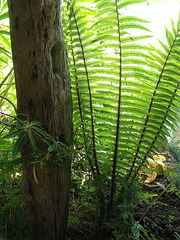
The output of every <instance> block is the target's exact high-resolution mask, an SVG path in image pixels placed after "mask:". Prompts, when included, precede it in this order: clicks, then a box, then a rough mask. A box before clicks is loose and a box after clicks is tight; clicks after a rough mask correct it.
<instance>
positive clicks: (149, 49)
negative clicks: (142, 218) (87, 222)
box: [64, 0, 180, 236]
mask: <svg viewBox="0 0 180 240" xmlns="http://www.w3.org/2000/svg"><path fill="white" fill-rule="evenodd" d="M88 2H89V1H88ZM141 2H145V1H134V0H132V1H118V0H115V1H109V0H103V1H102V0H96V1H94V3H93V4H89V5H88V4H87V1H80V2H79V1H76V0H74V1H72V2H69V3H68V5H67V8H68V11H69V12H68V13H66V14H65V13H64V26H65V32H66V42H67V46H68V52H69V63H70V73H71V79H72V94H73V103H74V132H75V133H76V134H75V139H76V140H77V143H78V144H77V146H78V148H79V146H80V149H83V151H84V153H85V159H87V161H88V163H89V167H88V169H89V171H91V179H92V181H96V179H98V184H99V185H100V186H101V187H99V191H98V194H97V196H102V195H103V197H102V198H100V197H99V205H100V208H101V207H102V205H103V206H104V210H103V209H101V210H100V213H99V214H100V218H101V217H102V219H101V221H103V219H104V218H106V216H107V218H108V219H109V221H110V222H109V224H111V223H112V220H110V219H115V215H113V216H112V215H111V214H112V212H116V211H117V212H119V210H118V206H119V204H118V199H119V198H123V195H122V193H124V191H125V192H127V193H128V192H131V191H132V189H131V188H130V186H131V184H132V185H133V184H135V182H136V181H137V178H138V173H139V170H140V169H141V168H142V167H143V166H145V165H146V164H147V162H148V161H147V159H148V158H152V154H153V153H154V152H156V151H157V148H161V144H163V145H165V146H167V136H168V135H169V129H174V126H175V125H176V122H177V120H178V115H177V112H178V110H179V108H178V106H179V99H178V98H179V94H178V91H179V73H180V65H179V57H180V51H179V42H180V17H179V20H178V24H177V27H176V26H175V25H174V22H173V21H172V30H171V31H170V30H168V29H167V28H166V29H165V31H166V43H164V42H162V41H160V40H159V43H160V45H161V46H160V48H156V47H154V46H151V45H150V44H149V45H147V44H145V43H144V42H145V40H146V39H149V38H150V37H151V31H150V30H149V29H148V28H147V27H145V24H146V26H147V23H148V22H147V21H146V20H143V19H139V18H137V17H135V16H125V15H124V12H125V11H123V8H124V7H128V6H129V5H131V4H136V3H141ZM87 6H89V7H87ZM133 29H136V30H138V31H137V32H138V35H134V34H133V33H134V31H132V30H133ZM141 32H142V34H141ZM141 40H143V41H142V42H143V43H141ZM120 179H123V181H122V180H121V181H120ZM122 183H125V184H122ZM130 196H131V194H130ZM124 199H125V201H126V202H125V206H126V211H127V212H128V213H130V207H131V200H132V201H133V199H131V200H129V201H128V200H127V199H126V198H125V197H124ZM120 212H121V213H120V215H119V216H120V219H119V224H120V226H121V227H120V229H119V232H120V233H121V234H126V236H127V231H126V230H124V229H123V226H122V225H121V221H122V219H123V216H124V215H123V214H124V213H123V212H125V209H124V210H123V211H122V208H121V211H120ZM125 215H126V214H125ZM131 223H132V224H134V223H133V220H132V222H131ZM131 223H130V225H131ZM122 231H125V232H124V233H122ZM129 232H132V230H131V229H130V230H129Z"/></svg>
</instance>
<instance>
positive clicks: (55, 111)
mask: <svg viewBox="0 0 180 240" xmlns="http://www.w3.org/2000/svg"><path fill="white" fill-rule="evenodd" d="M8 5H9V14H10V22H11V24H10V25H11V41H12V53H13V62H14V72H15V81H16V90H17V105H18V106H17V107H18V113H19V116H21V114H25V119H28V120H30V121H32V120H39V121H41V122H42V123H44V124H45V129H46V130H47V132H48V133H49V134H51V135H53V136H54V137H55V138H57V139H59V140H60V141H65V139H67V140H68V141H71V139H72V100H71V90H70V78H69V71H68V64H67V54H66V48H65V44H64V40H63V30H62V23H61V1H58V0H49V1H43V0H31V1H30V0H16V1H14V0H9V1H8ZM42 148H43V147H42ZM30 153H31V149H30V147H29V145H28V144H26V145H25V147H24V148H23V151H22V155H28V154H30ZM70 165H71V161H70V159H64V164H59V165H57V164H54V165H53V164H51V163H50V162H48V163H47V164H46V165H45V166H43V168H41V167H40V165H38V164H36V165H35V172H36V177H37V180H38V183H37V182H36V181H35V179H34V177H33V167H28V168H26V169H25V170H24V187H25V197H26V200H27V201H28V202H27V206H28V211H29V218H30V222H31V226H32V229H33V232H34V234H35V235H38V236H39V235H40V236H41V237H40V238H41V239H43V240H50V239H51V240H55V239H56V240H57V239H58V240H59V239H64V238H65V229H66V225H67V217H68V204H69V200H68V199H69V183H70Z"/></svg>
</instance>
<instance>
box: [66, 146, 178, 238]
mask: <svg viewBox="0 0 180 240" xmlns="http://www.w3.org/2000/svg"><path fill="white" fill-rule="evenodd" d="M159 154H161V155H163V156H165V158H166V162H165V164H166V165H168V166H170V167H173V168H174V160H173V158H172V157H171V156H170V155H169V153H168V152H167V151H165V150H163V151H161V153H159ZM169 183H170V180H169V178H168V176H167V175H166V174H164V175H162V176H157V178H156V179H155V180H154V181H153V182H152V183H150V184H148V185H144V184H143V185H142V188H143V192H145V193H147V192H148V193H149V194H157V195H158V196H159V195H160V194H161V193H162V192H163V187H162V186H164V187H167V186H168V185H169ZM160 185H161V186H160ZM155 198H157V196H155V197H152V198H151V199H150V200H149V202H150V203H148V204H146V203H145V202H142V203H141V204H140V205H138V206H137V207H136V208H135V220H136V221H139V220H140V218H141V216H142V215H143V214H144V211H145V210H146V209H147V207H148V206H149V205H150V204H151V203H153V201H154V200H155ZM83 218H84V219H83ZM87 219H88V217H87V216H83V217H82V219H80V224H77V221H74V223H73V222H71V223H70V224H69V226H68V232H67V240H95V239H96V240H99V238H98V237H95V236H94V234H93V233H92V232H91V231H92V230H91V231H90V230H89V223H88V222H87ZM140 224H141V225H142V226H143V227H144V228H145V229H146V230H147V233H148V235H149V236H150V235H151V234H153V236H154V238H153V237H152V240H176V239H180V238H176V237H175V235H174V234H178V235H179V236H180V196H179V194H178V192H176V191H173V189H172V188H170V189H168V191H165V192H164V193H163V194H162V195H161V197H160V198H159V199H158V200H157V201H155V203H154V204H152V206H151V208H150V209H149V210H148V211H147V213H146V214H145V216H144V217H143V219H142V221H141V222H140ZM113 239H114V238H112V237H111V238H107V239H103V240H113ZM150 239H151V238H150ZM138 240H139V239H138Z"/></svg>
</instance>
